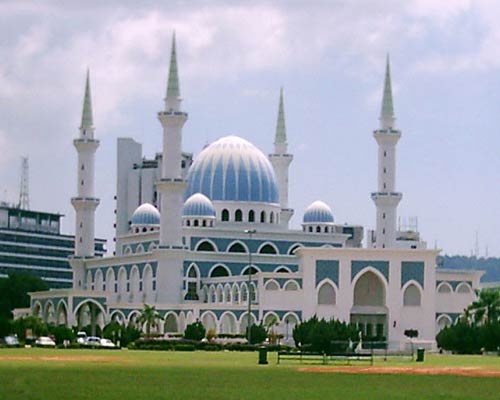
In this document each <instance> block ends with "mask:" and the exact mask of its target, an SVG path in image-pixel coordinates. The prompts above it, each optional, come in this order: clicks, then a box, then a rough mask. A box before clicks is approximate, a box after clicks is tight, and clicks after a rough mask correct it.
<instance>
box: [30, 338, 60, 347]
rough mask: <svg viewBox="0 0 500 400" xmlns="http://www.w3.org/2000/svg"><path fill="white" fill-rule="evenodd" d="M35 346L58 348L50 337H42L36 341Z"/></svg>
mask: <svg viewBox="0 0 500 400" xmlns="http://www.w3.org/2000/svg"><path fill="white" fill-rule="evenodd" d="M35 344H36V345H37V346H44V347H56V342H54V341H53V340H52V339H51V338H49V337H48V336H40V337H39V338H38V339H37V340H36V341H35Z"/></svg>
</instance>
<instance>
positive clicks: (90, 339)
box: [85, 336, 101, 346]
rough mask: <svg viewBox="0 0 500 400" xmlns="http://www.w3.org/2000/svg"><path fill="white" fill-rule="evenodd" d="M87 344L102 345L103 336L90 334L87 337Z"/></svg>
mask: <svg viewBox="0 0 500 400" xmlns="http://www.w3.org/2000/svg"><path fill="white" fill-rule="evenodd" d="M85 345H86V346H100V345H101V338H100V337H97V336H89V337H87V339H85Z"/></svg>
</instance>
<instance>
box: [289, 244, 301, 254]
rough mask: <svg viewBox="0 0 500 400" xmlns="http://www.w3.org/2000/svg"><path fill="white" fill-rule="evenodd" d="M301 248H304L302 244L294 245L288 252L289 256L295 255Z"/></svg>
mask: <svg viewBox="0 0 500 400" xmlns="http://www.w3.org/2000/svg"><path fill="white" fill-rule="evenodd" d="M301 247H302V246H301V245H300V244H296V245H294V246H292V247H290V250H288V254H289V255H293V254H295V251H296V250H297V249H300V248H301Z"/></svg>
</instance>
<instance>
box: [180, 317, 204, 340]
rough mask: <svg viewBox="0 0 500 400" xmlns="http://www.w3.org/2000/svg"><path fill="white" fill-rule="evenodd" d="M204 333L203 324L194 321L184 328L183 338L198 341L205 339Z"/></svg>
mask: <svg viewBox="0 0 500 400" xmlns="http://www.w3.org/2000/svg"><path fill="white" fill-rule="evenodd" d="M205 333H206V330H205V327H204V326H203V324H202V323H201V322H200V321H196V322H193V323H192V324H189V325H188V326H186V330H185V331H184V338H185V339H188V340H196V341H200V340H201V339H203V338H204V337H205Z"/></svg>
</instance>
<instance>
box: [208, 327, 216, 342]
mask: <svg viewBox="0 0 500 400" xmlns="http://www.w3.org/2000/svg"><path fill="white" fill-rule="evenodd" d="M216 337H217V334H216V333H215V329H209V330H208V331H207V340H208V341H209V342H211V341H212V340H214V339H215V338H216Z"/></svg>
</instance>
